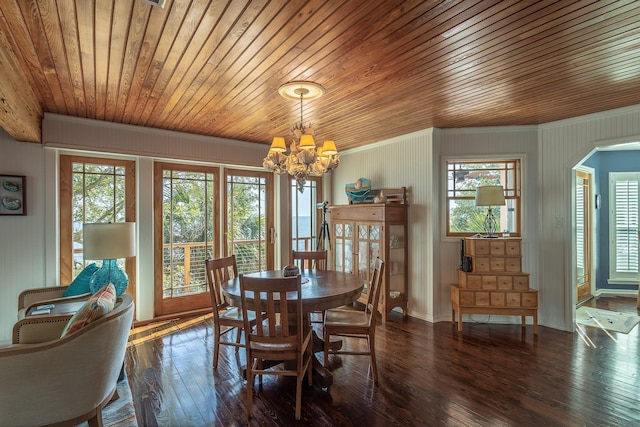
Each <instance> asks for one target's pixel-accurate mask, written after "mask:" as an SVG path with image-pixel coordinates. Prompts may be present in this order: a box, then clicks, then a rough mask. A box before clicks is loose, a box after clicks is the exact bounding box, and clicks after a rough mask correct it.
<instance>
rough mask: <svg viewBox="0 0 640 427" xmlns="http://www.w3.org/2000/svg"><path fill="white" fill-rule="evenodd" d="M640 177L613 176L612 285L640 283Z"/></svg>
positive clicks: (623, 174) (610, 264)
mask: <svg viewBox="0 0 640 427" xmlns="http://www.w3.org/2000/svg"><path fill="white" fill-rule="evenodd" d="M639 199H640V173H638V172H610V173H609V206H610V209H609V236H610V237H609V238H610V242H609V244H610V246H609V281H613V282H615V281H624V282H626V281H629V280H631V281H633V282H634V283H635V282H637V280H638V205H639V203H638V200H639Z"/></svg>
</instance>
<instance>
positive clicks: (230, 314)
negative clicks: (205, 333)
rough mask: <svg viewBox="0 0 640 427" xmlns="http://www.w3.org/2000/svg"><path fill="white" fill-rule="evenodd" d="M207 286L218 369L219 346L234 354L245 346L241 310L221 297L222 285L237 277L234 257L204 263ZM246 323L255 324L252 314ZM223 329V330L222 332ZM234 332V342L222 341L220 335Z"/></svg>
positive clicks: (215, 364)
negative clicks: (242, 337)
mask: <svg viewBox="0 0 640 427" xmlns="http://www.w3.org/2000/svg"><path fill="white" fill-rule="evenodd" d="M205 269H206V276H207V285H208V286H209V294H210V295H211V306H212V311H213V329H214V332H215V338H214V342H213V346H214V347H213V369H217V368H218V355H219V353H220V346H221V345H229V346H234V347H235V348H236V352H237V351H238V350H239V349H240V347H244V346H245V345H244V344H242V343H241V336H242V331H243V329H244V320H243V319H244V318H243V314H242V310H240V309H239V308H238V307H232V306H230V305H229V304H228V303H227V302H226V301H225V300H224V297H223V295H222V283H223V282H226V281H227V280H230V279H233V278H235V277H238V267H237V265H236V256H235V255H231V256H228V257H224V258H218V259H208V260H206V261H205ZM248 316H249V317H248V318H247V320H248V323H249V325H250V326H254V325H255V324H256V317H255V314H254V313H253V312H249V313H248ZM223 328H225V329H224V330H223ZM233 330H236V331H237V335H236V341H235V342H231V341H224V340H222V335H225V334H227V333H228V332H230V331H233Z"/></svg>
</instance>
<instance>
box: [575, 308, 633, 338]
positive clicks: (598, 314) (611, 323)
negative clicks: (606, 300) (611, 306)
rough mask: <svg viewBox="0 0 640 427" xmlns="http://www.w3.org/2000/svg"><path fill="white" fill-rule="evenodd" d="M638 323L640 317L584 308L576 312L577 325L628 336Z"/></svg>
mask: <svg viewBox="0 0 640 427" xmlns="http://www.w3.org/2000/svg"><path fill="white" fill-rule="evenodd" d="M638 322H640V316H635V315H633V314H626V313H618V312H616V311H609V310H602V309H599V308H592V307H584V306H583V307H580V308H578V309H577V310H576V323H579V324H581V325H584V326H593V327H595V328H603V329H607V330H609V331H615V332H622V333H624V334H628V333H629V332H630V331H631V330H632V329H633V328H634V327H635V326H636V325H637V324H638Z"/></svg>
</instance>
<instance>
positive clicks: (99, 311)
mask: <svg viewBox="0 0 640 427" xmlns="http://www.w3.org/2000/svg"><path fill="white" fill-rule="evenodd" d="M115 304H116V288H115V287H114V286H113V284H111V283H109V284H108V285H106V286H105V287H103V288H102V289H100V290H99V291H98V292H96V293H95V294H94V295H93V296H92V297H91V298H89V300H88V301H87V302H85V303H84V304H83V306H82V308H80V310H78V311H77V312H76V314H74V315H73V317H72V318H71V319H69V322H68V323H67V325H66V326H65V327H64V329H63V330H62V335H61V338H62V337H64V336H66V335H69V334H72V333H74V332H76V331H79V330H80V329H82V328H83V327H85V326H87V325H88V324H90V323H91V322H93V321H95V320H97V319H99V318H101V317H102V316H104V315H105V314H107V313H108V312H110V311H111V310H113V307H114V305H115Z"/></svg>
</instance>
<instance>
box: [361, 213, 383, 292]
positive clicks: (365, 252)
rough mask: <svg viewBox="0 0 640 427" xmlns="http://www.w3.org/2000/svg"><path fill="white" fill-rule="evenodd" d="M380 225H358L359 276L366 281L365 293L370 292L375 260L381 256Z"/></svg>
mask: <svg viewBox="0 0 640 427" xmlns="http://www.w3.org/2000/svg"><path fill="white" fill-rule="evenodd" d="M380 229H381V227H380V226H379V225H366V224H359V225H358V275H359V276H360V277H361V278H362V280H363V281H364V289H363V290H362V292H363V293H367V292H368V291H369V282H370V281H371V273H372V272H373V268H374V265H375V260H376V258H377V257H379V256H380V244H381V243H380Z"/></svg>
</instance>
